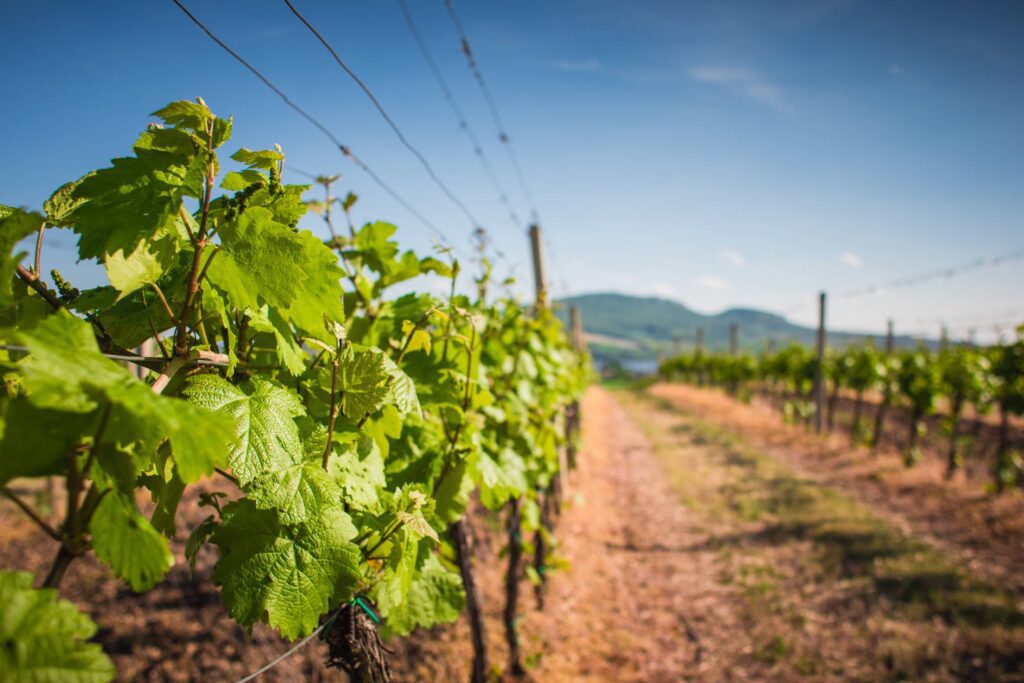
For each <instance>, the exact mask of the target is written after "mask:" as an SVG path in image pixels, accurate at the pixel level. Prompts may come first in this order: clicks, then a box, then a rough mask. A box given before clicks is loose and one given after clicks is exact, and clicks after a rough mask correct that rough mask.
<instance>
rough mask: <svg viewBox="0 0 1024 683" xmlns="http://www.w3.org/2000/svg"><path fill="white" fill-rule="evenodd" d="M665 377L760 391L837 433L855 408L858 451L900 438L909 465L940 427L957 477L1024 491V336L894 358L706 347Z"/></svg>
mask: <svg viewBox="0 0 1024 683" xmlns="http://www.w3.org/2000/svg"><path fill="white" fill-rule="evenodd" d="M659 372H660V374H661V375H662V376H664V377H666V378H668V379H675V380H683V381H687V382H691V383H694V384H697V385H709V386H718V387H722V388H724V389H725V390H726V391H727V392H728V393H730V394H731V395H733V396H737V397H742V398H744V399H746V400H749V399H750V397H751V396H752V395H753V394H758V395H760V396H763V397H765V398H766V399H768V400H770V401H773V402H774V403H775V404H777V407H778V408H779V410H781V411H782V413H783V414H784V415H785V417H786V419H787V420H788V421H790V422H793V423H803V424H806V425H808V426H811V425H814V424H815V422H816V421H817V424H818V430H819V431H821V427H822V425H824V428H825V429H826V430H827V431H829V432H832V431H834V430H835V429H836V428H837V415H838V414H839V412H841V410H842V409H845V412H848V413H849V420H848V424H846V426H845V430H846V431H847V432H848V434H849V438H850V442H851V444H863V445H864V446H866V447H868V448H870V449H871V450H872V452H877V451H878V450H879V448H880V447H881V446H882V444H883V440H886V439H887V440H889V441H892V442H893V443H894V444H895V445H896V447H897V448H898V449H899V450H900V451H901V452H902V454H903V457H904V462H905V464H906V466H907V467H911V466H913V465H914V464H915V463H916V462H917V461H918V460H920V458H921V457H922V447H921V446H922V442H923V441H924V440H925V436H926V435H927V434H928V432H929V423H932V424H931V431H932V432H937V434H936V436H940V439H941V441H942V442H943V443H941V444H939V443H935V444H934V446H935V447H934V449H933V450H939V451H941V452H942V457H943V458H944V459H945V476H946V477H947V478H951V477H953V476H954V475H955V474H956V473H957V472H958V471H959V470H961V469H963V466H964V460H965V458H966V459H967V460H969V461H970V462H971V464H972V465H973V467H972V468H971V469H972V470H977V469H979V467H982V468H983V469H987V472H988V478H989V481H990V483H991V486H992V487H993V488H994V489H995V490H996V491H1003V490H1005V489H1008V488H1016V487H1019V486H1021V485H1022V484H1024V459H1022V455H1021V453H1022V452H1024V441H1022V440H1021V430H1020V425H1019V421H1020V417H1021V416H1022V415H1024V331H1022V332H1021V333H1020V334H1019V335H1018V339H1017V340H1016V341H1015V342H1011V343H1007V344H999V345H995V346H991V347H988V348H984V349H979V348H974V347H971V346H952V347H948V348H944V349H942V350H941V351H939V352H931V351H928V350H927V349H925V348H923V347H921V348H917V349H914V350H903V351H900V352H894V351H892V350H880V349H877V348H875V346H874V345H872V344H870V343H867V344H861V345H855V346H850V347H847V348H845V349H829V350H828V351H827V352H826V353H824V354H821V355H816V354H815V353H814V351H813V350H811V349H808V348H807V347H804V346H800V345H796V344H794V345H792V346H789V347H787V348H783V349H781V350H779V351H775V352H766V353H764V354H762V355H761V356H759V357H755V356H752V355H750V354H740V353H729V354H725V353H718V354H714V353H706V352H704V351H702V350H699V349H698V350H697V351H695V352H693V353H689V354H684V355H680V356H676V357H673V358H669V359H668V360H665V361H664V362H663V363H662V364H661V366H660V368H659ZM968 413H970V417H967V414H968ZM993 414H994V415H993ZM993 422H994V425H993V424H992V423H993ZM887 427H888V430H889V433H887V431H886V430H887ZM1014 427H1015V428H1014ZM897 430H898V431H900V432H901V433H900V434H898V435H893V434H891V432H893V431H897ZM986 461H987V467H983V465H984V464H985V463H986Z"/></svg>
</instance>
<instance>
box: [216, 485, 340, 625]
mask: <svg viewBox="0 0 1024 683" xmlns="http://www.w3.org/2000/svg"><path fill="white" fill-rule="evenodd" d="M355 536H356V529H355V527H354V526H353V525H352V521H351V519H350V518H349V516H348V515H347V514H345V513H344V512H343V511H342V510H340V509H337V508H335V509H331V510H328V511H327V513H326V514H325V515H324V516H323V517H317V518H311V519H309V520H307V521H306V522H303V523H302V524H296V525H284V524H282V523H281V522H280V521H279V520H278V518H277V515H276V514H275V513H274V512H273V511H271V510H260V509H258V508H256V506H255V505H253V504H252V502H251V501H247V500H241V501H238V502H236V503H231V504H230V505H228V506H226V507H225V508H224V523H223V524H222V525H221V526H220V527H218V528H217V530H216V531H214V533H213V536H212V539H211V540H212V541H213V542H214V543H215V544H216V545H217V546H218V547H219V548H220V550H221V558H220V561H219V562H217V566H216V567H215V568H214V571H213V582H214V583H215V584H217V585H219V586H222V589H223V598H224V603H225V605H226V606H227V608H228V611H229V612H230V613H231V616H232V617H234V618H235V620H236V621H238V622H239V623H240V624H242V625H243V626H246V627H251V626H252V625H253V624H255V623H256V622H257V621H265V622H266V623H267V624H269V625H270V626H272V627H275V628H279V629H280V630H281V635H283V636H285V637H286V638H296V637H299V636H302V635H306V634H308V633H310V632H311V631H312V630H313V629H315V628H316V626H317V623H318V620H319V618H320V615H322V614H324V613H325V612H327V610H328V609H329V607H330V605H331V604H332V603H336V602H338V601H340V600H343V599H347V598H348V596H349V593H350V592H351V591H352V589H353V588H354V587H355V584H356V580H357V577H358V575H359V559H360V557H359V549H358V548H357V547H356V546H355V545H353V544H352V542H351V540H352V539H353V538H355Z"/></svg>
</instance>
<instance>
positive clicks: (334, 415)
mask: <svg viewBox="0 0 1024 683" xmlns="http://www.w3.org/2000/svg"><path fill="white" fill-rule="evenodd" d="M342 346H343V344H342V343H341V342H339V343H338V351H337V352H336V353H335V354H334V360H333V361H332V362H331V412H330V415H329V417H328V420H327V445H326V446H325V447H324V457H323V460H322V462H321V464H322V465H323V468H324V469H325V470H326V469H327V465H328V463H329V462H330V460H331V451H332V450H333V448H332V447H333V445H334V444H333V440H334V422H335V421H336V420H337V419H338V367H339V366H340V365H341V349H342Z"/></svg>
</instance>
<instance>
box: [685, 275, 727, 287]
mask: <svg viewBox="0 0 1024 683" xmlns="http://www.w3.org/2000/svg"><path fill="white" fill-rule="evenodd" d="M693 284H695V285H697V286H698V287H700V288H702V289H729V286H730V285H729V281H728V280H725V279H723V278H720V277H715V276H714V275H701V276H699V277H695V278H694V279H693Z"/></svg>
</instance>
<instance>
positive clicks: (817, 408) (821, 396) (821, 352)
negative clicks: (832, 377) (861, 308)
mask: <svg viewBox="0 0 1024 683" xmlns="http://www.w3.org/2000/svg"><path fill="white" fill-rule="evenodd" d="M824 371H825V292H820V293H819V294H818V364H817V367H816V368H815V370H814V431H815V432H817V433H818V434H821V430H822V427H823V426H824V421H823V419H822V418H823V417H824V415H825V410H824V409H825V372H824Z"/></svg>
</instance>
